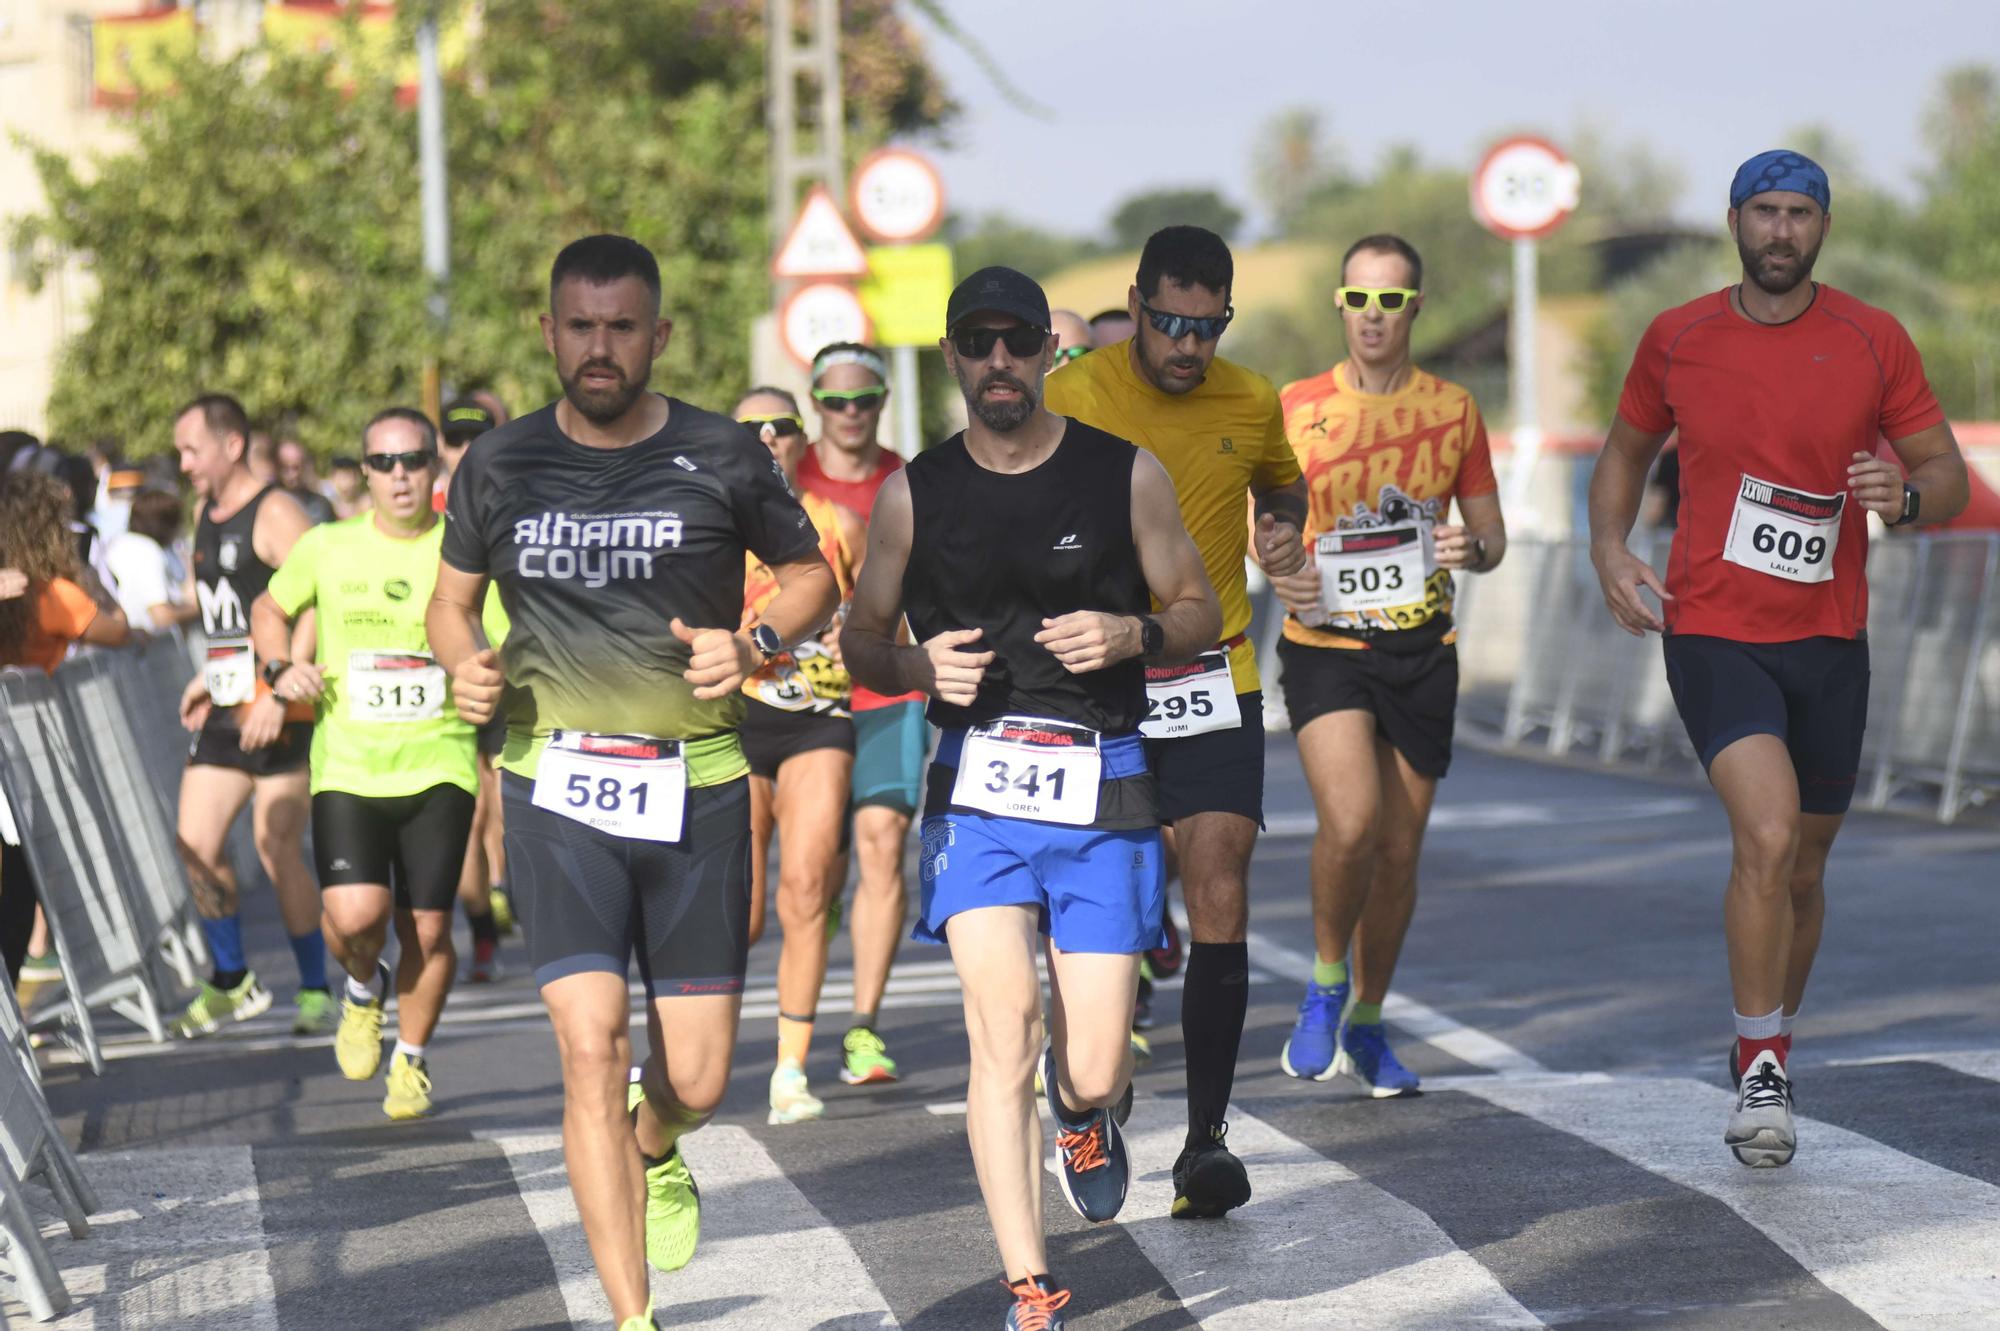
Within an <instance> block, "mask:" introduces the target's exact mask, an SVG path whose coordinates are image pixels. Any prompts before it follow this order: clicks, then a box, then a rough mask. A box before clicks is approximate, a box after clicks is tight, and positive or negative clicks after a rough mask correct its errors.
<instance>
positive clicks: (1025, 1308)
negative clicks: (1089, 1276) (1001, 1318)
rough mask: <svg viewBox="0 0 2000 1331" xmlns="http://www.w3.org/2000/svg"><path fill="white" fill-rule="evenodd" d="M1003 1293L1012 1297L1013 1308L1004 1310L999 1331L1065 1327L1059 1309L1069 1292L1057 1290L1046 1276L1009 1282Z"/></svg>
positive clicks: (1045, 1330) (1052, 1330) (1051, 1330)
mask: <svg viewBox="0 0 2000 1331" xmlns="http://www.w3.org/2000/svg"><path fill="white" fill-rule="evenodd" d="M1007 1292H1008V1293H1009V1294H1012V1295H1013V1296H1014V1306H1013V1307H1012V1308H1009V1309H1008V1310H1007V1320H1006V1322H1004V1323H1003V1324H1002V1325H1001V1331H1063V1327H1064V1326H1065V1325H1067V1324H1066V1323H1065V1322H1064V1321H1063V1315H1062V1310H1063V1305H1064V1304H1066V1303H1068V1302H1069V1291H1068V1290H1066V1289H1057V1288H1056V1287H1055V1285H1054V1282H1052V1281H1051V1280H1050V1279H1049V1278H1048V1277H1047V1276H1029V1277H1027V1278H1026V1279H1024V1280H1010V1281H1008V1282H1007Z"/></svg>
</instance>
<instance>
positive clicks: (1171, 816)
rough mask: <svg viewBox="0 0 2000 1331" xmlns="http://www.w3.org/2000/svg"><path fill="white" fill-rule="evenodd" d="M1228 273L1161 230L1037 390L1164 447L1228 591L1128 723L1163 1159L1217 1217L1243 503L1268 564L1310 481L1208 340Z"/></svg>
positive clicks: (1246, 707) (1253, 706)
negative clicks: (1176, 960)
mask: <svg viewBox="0 0 2000 1331" xmlns="http://www.w3.org/2000/svg"><path fill="white" fill-rule="evenodd" d="M1234 278H1235V265H1234V261H1233V260H1232V259H1231V257H1230V253H1229V247H1228V246H1227V245H1226V244H1224V243H1223V241H1222V238H1221V237H1220V236H1218V235H1216V234H1215V233H1214V232H1212V231H1205V230H1203V229H1202V228H1200V227H1194V226H1170V227H1167V228H1165V229H1163V230H1161V231H1157V232H1155V233H1154V234H1153V236H1152V237H1151V238H1150V239H1148V240H1147V242H1146V248H1145V250H1144V251H1143V252H1142V253H1141V254H1140V256H1139V272H1138V280H1137V281H1136V282H1135V283H1134V284H1133V286H1132V288H1131V291H1130V292H1129V293H1128V294H1127V296H1126V300H1127V303H1128V305H1129V307H1130V312H1131V316H1132V320H1133V323H1134V326H1135V331H1134V332H1133V334H1132V336H1131V338H1130V339H1129V340H1127V341H1125V342H1121V343H1117V344H1115V345H1112V346H1108V347H1103V348H1100V349H1099V350H1098V351H1096V352H1095V353H1093V354H1091V355H1088V356H1084V357H1082V358H1081V359H1079V360H1076V361H1074V362H1072V363H1071V364H1070V365H1069V366H1068V367H1067V368H1065V369H1064V371H1063V372H1062V373H1061V374H1059V375H1053V376H1051V377H1050V379H1049V381H1048V388H1047V393H1048V408H1049V410H1050V411H1052V412H1055V413H1056V414H1058V415H1062V416H1073V417H1075V418H1077V419H1078V420H1081V421H1083V422H1084V423H1086V424H1088V425H1094V426H1096V427H1097V428H1099V429H1101V430H1106V431H1109V432H1110V433H1112V434H1114V435H1117V436H1118V437H1120V438H1122V439H1130V440H1131V441H1132V442H1133V443H1135V444H1138V445H1139V446H1140V447H1141V448H1144V449H1146V450H1147V451H1148V452H1150V453H1152V454H1153V455H1154V456H1155V457H1157V458H1159V460H1160V462H1161V463H1162V464H1163V465H1164V466H1165V467H1166V469H1167V473H1168V475H1169V476H1171V477H1172V478H1173V482H1174V490H1175V493H1176V494H1177V495H1178V497H1179V499H1180V507H1181V521H1182V522H1183V523H1184V524H1185V525H1186V527H1187V529H1188V532H1189V534H1190V535H1191V536H1193V537H1194V541H1195V544H1196V546H1198V547H1199V548H1200V550H1201V558H1202V563H1203V565H1204V566H1205V567H1206V568H1207V570H1208V577H1209V581H1210V582H1211V583H1213V584H1214V586H1215V591H1216V595H1217V596H1218V597H1219V598H1220V600H1221V602H1222V641H1221V642H1219V643H1217V644H1216V646H1215V648H1214V649H1213V650H1211V651H1209V652H1206V653H1204V654H1203V655H1202V656H1201V657H1199V658H1197V659H1196V660H1195V661H1194V662H1192V663H1190V664H1188V665H1185V666H1177V667H1172V668H1168V669H1163V670H1149V671H1148V672H1147V675H1148V682H1147V694H1148V712H1147V719H1146V721H1145V723H1144V725H1142V726H1141V727H1140V729H1141V731H1142V733H1144V734H1145V735H1146V736H1147V739H1148V743H1147V746H1146V747H1147V759H1148V761H1149V762H1150V764H1151V766H1152V769H1153V772H1154V775H1155V778H1156V780H1157V781H1158V783H1159V791H1160V818H1161V821H1162V822H1164V823H1166V824H1167V825H1168V826H1169V827H1170V828H1171V829H1172V834H1173V846H1174V849H1175V851H1176V852H1177V854H1178V855H1179V858H1180V863H1181V878H1182V884H1183V891H1184V892H1185V893H1186V896H1187V908H1188V924H1189V926H1190V932H1191V933H1192V934H1193V944H1192V946H1191V947H1190V948H1189V949H1188V962H1187V979H1186V982H1185V986H1186V987H1185V988H1184V989H1183V991H1182V994H1181V1034H1182V1039H1183V1043H1184V1047H1185V1050H1186V1056H1187V1075H1188V1136H1187V1145H1186V1148H1185V1149H1184V1150H1183V1151H1182V1152H1181V1156H1180V1159H1179V1160H1177V1161H1176V1162H1175V1164H1174V1204H1173V1214H1174V1215H1176V1216H1182V1217H1191V1218H1192V1217H1212V1216H1219V1215H1222V1214H1223V1213H1224V1212H1226V1211H1229V1210H1232V1209H1234V1208H1235V1207H1238V1206H1241V1205H1242V1204H1243V1203H1244V1202H1246V1201H1248V1200H1249V1198H1250V1180H1249V1176H1248V1175H1247V1174H1246V1173H1245V1172H1244V1169H1243V1165H1242V1162H1241V1161H1239V1160H1237V1158H1236V1157H1235V1156H1234V1155H1232V1154H1230V1152H1229V1150H1228V1149H1227V1148H1226V1147H1225V1146H1224V1145H1223V1137H1224V1134H1225V1133H1226V1132H1227V1123H1226V1121H1225V1119H1226V1116H1227V1114H1228V1110H1229V1092H1230V1088H1231V1086H1232V1084H1233V1083H1234V1081H1235V1077H1236V1051H1237V1046H1238V1045H1239V1043H1240V1042H1241V1041H1242V1038H1243V1016H1244V1010H1245V1008H1246V1006H1247V1004H1248V1001H1249V957H1248V953H1247V949H1246V946H1245V943H1244V937H1245V933H1246V931H1247V930H1248V928H1249V922H1250V921H1249V914H1250V909H1249V874H1250V851H1251V848H1252V847H1253V846H1254V845H1255V843H1256V839H1257V829H1258V828H1260V827H1262V826H1263V822H1264V715H1263V714H1264V703H1263V693H1262V691H1261V687H1260V685H1259V682H1258V679H1257V657H1256V652H1255V650H1254V649H1253V647H1252V646H1251V644H1250V642H1249V640H1248V638H1247V637H1246V635H1245V630H1246V629H1248V628H1249V626H1250V596H1249V591H1248V589H1247V587H1246V586H1245V584H1244V576H1243V558H1244V555H1245V553H1246V552H1247V548H1248V546H1249V543H1250V531H1249V524H1248V523H1247V522H1246V517H1247V514H1248V509H1249V506H1250V503H1251V501H1252V500H1254V501H1255V504H1256V513H1257V523H1256V542H1257V551H1258V561H1259V563H1261V564H1263V565H1264V566H1265V567H1266V568H1268V569H1270V570H1271V571H1272V572H1273V573H1274V574H1276V575H1280V576H1282V575H1284V574H1287V573H1292V572H1296V571H1297V570H1298V569H1301V568H1303V567H1305V563H1306V555H1305V547H1304V545H1303V544H1302V543H1301V541H1300V538H1299V532H1300V529H1301V528H1303V527H1304V525H1305V515H1306V497H1305V483H1304V481H1303V480H1302V479H1301V477H1300V474H1299V467H1298V462H1297V460H1296V459H1295V458H1294V457H1293V455H1292V450H1291V447H1290V445H1288V444H1287V443H1286V442H1285V422H1284V415H1283V412H1282V411H1281V410H1280V407H1279V403H1278V392H1277V389H1275V388H1274V387H1272V385H1271V383H1270V381H1269V380H1267V379H1265V378H1263V377H1262V376H1261V375H1258V374H1255V373H1253V372H1252V371H1250V370H1246V369H1244V368H1243V367H1242V366H1240V365H1235V364H1232V363H1231V362H1229V361H1226V360H1223V359H1221V358H1220V357H1218V356H1217V355H1216V354H1215V353H1216V345H1217V343H1218V341H1219V340H1220V339H1221V337H1222V332H1223V330H1224V329H1225V328H1227V327H1228V326H1229V321H1230V319H1231V318H1233V317H1234V311H1233V310H1232V309H1231V307H1230V304H1229V294H1230V288H1231V285H1232V283H1233V281H1234Z"/></svg>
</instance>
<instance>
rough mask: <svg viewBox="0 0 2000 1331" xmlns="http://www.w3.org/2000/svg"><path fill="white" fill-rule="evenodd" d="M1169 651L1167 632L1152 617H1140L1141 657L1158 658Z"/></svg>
mask: <svg viewBox="0 0 2000 1331" xmlns="http://www.w3.org/2000/svg"><path fill="white" fill-rule="evenodd" d="M1166 650H1167V631H1166V630H1165V629H1163V628H1161V627H1160V621H1159V620H1157V619H1154V618H1153V617H1152V616H1151V615H1141V616H1139V655H1141V656H1158V655H1159V654H1160V653H1161V652H1164V651H1166Z"/></svg>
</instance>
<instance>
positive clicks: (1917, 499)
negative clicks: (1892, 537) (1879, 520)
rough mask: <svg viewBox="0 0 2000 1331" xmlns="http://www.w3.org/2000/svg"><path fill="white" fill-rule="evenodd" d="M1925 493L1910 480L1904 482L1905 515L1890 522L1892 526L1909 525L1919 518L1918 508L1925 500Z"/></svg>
mask: <svg viewBox="0 0 2000 1331" xmlns="http://www.w3.org/2000/svg"><path fill="white" fill-rule="evenodd" d="M1923 497H1924V496H1923V494H1922V492H1920V491H1919V490H1918V489H1917V487H1916V486H1914V485H1911V484H1910V483H1909V482H1908V481H1905V482H1903V516H1902V517H1900V518H1897V519H1896V520H1895V521H1894V522H1892V523H1890V524H1889V525H1890V526H1891V527H1907V526H1908V525H1909V524H1910V523H1912V522H1915V521H1916V520H1917V510H1918V508H1919V507H1921V505H1922V502H1923Z"/></svg>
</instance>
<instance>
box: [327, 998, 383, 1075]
mask: <svg viewBox="0 0 2000 1331" xmlns="http://www.w3.org/2000/svg"><path fill="white" fill-rule="evenodd" d="M333 1056H334V1059H335V1060H336V1061H338V1062H339V1064H340V1075H341V1076H343V1077H345V1078H347V1079H348V1080H349V1081H367V1080H368V1079H369V1078H370V1077H372V1076H374V1075H375V1074H376V1072H378V1071H379V1070H380V1069H381V1067H382V1000H381V999H379V998H371V999H369V1000H368V1001H367V1002H366V1003H357V1002H355V1001H354V999H353V998H352V997H343V998H342V999H341V1000H340V1027H339V1029H337V1030H336V1031H334V1033H333Z"/></svg>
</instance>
